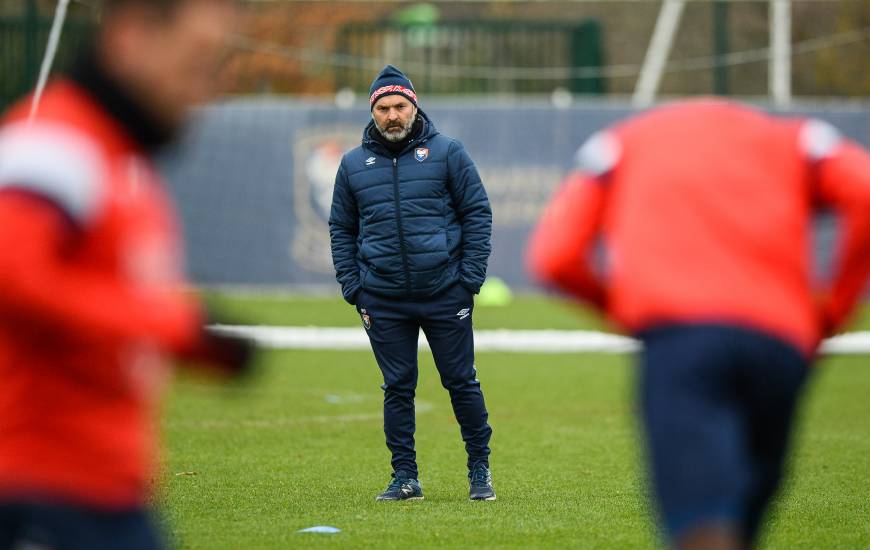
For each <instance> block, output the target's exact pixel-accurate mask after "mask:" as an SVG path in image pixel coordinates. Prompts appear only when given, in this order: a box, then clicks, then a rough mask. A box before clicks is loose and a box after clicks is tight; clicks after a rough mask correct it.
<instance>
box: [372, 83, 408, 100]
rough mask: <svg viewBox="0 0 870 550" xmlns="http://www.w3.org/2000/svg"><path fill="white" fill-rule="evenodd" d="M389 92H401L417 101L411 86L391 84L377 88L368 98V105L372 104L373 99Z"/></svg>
mask: <svg viewBox="0 0 870 550" xmlns="http://www.w3.org/2000/svg"><path fill="white" fill-rule="evenodd" d="M389 94H401V95H403V96H407V97H408V99H410V100H411V101H413V102H414V103H417V94H415V93H414V90H412V89H411V88H406V87H404V86H401V85H399V84H391V85H389V86H381V87H380V88H378V89H377V90H375V91H374V93H373V94H372V97H370V98H369V105H374V104H375V101H377V100H378V98H380V97H381V96H384V95H389Z"/></svg>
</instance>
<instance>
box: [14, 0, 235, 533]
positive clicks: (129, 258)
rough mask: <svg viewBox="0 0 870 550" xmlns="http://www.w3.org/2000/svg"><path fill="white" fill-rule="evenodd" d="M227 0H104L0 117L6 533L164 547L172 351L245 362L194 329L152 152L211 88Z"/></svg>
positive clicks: (226, 27) (231, 343) (193, 309)
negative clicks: (164, 451)
mask: <svg viewBox="0 0 870 550" xmlns="http://www.w3.org/2000/svg"><path fill="white" fill-rule="evenodd" d="M234 18H235V6H234V4H233V2H231V1H230V0H177V1H173V0H106V1H105V2H104V3H103V11H102V20H101V23H100V25H99V27H98V29H97V30H96V32H95V35H94V38H93V44H91V45H90V46H89V47H87V48H86V49H85V51H84V52H83V53H82V55H81V58H80V60H79V62H78V63H77V65H76V67H75V68H74V70H72V71H71V73H70V75H69V76H65V77H61V78H58V79H56V80H55V81H54V82H53V83H51V84H50V85H49V87H48V88H47V90H46V92H45V94H44V97H43V99H42V102H41V104H40V105H39V106H38V107H39V108H38V111H37V114H36V116H35V117H34V118H33V119H30V118H29V116H28V115H29V113H30V107H31V100H30V99H26V100H24V101H22V102H21V103H19V104H18V105H16V106H13V107H12V109H11V110H10V111H9V112H8V113H7V114H6V115H5V117H4V119H3V121H2V125H0V380H2V383H0V548H12V547H14V548H24V547H28V548H30V547H34V548H36V547H38V548H101V549H105V548H124V549H130V548H143V549H145V548H158V547H160V546H161V545H162V544H161V542H160V537H159V535H158V533H157V532H156V530H155V529H154V527H153V525H152V523H151V520H150V519H149V516H148V506H149V502H150V499H151V495H150V492H149V486H150V485H152V483H153V477H154V471H153V467H154V465H155V464H154V463H155V461H156V456H155V451H156V448H155V447H156V445H155V441H154V439H155V435H154V424H155V421H156V418H154V416H155V415H154V413H155V412H156V411H155V409H156V407H155V405H156V404H157V401H158V398H159V395H160V390H161V386H162V383H163V381H164V379H165V377H166V375H167V374H168V363H167V359H168V358H170V357H174V358H179V359H191V360H194V361H198V362H200V363H204V364H208V365H210V366H212V367H213V368H214V369H216V370H223V371H225V372H226V371H228V372H239V371H241V370H243V369H244V368H245V366H246V365H247V363H248V361H249V357H250V352H251V348H250V344H249V343H248V342H247V341H245V340H241V339H237V338H232V337H229V336H217V335H211V334H209V333H207V332H205V331H204V330H203V323H204V316H203V313H202V311H201V310H200V307H199V305H198V303H197V302H196V300H195V299H194V298H193V297H192V296H191V295H190V294H189V293H187V292H185V290H184V288H183V287H184V285H185V280H184V278H183V275H182V269H181V256H182V254H181V250H180V236H179V230H178V227H177V220H176V217H175V213H174V212H173V210H172V206H171V203H170V200H169V197H168V195H167V194H166V192H165V190H164V189H163V186H162V183H161V181H160V177H159V175H158V174H157V171H156V168H155V166H154V164H153V161H152V156H153V155H154V153H155V152H156V151H158V150H159V149H160V148H161V147H163V146H164V145H167V144H168V143H169V142H170V141H171V139H172V138H173V136H175V134H176V133H177V131H178V130H179V129H180V127H181V125H182V123H183V121H184V119H185V117H186V114H187V112H188V110H189V108H190V107H191V106H193V105H194V104H198V103H202V102H204V101H206V100H208V99H209V98H210V97H211V94H212V92H213V91H214V89H215V83H216V73H217V69H218V67H219V65H220V64H221V62H222V59H223V55H224V53H225V52H224V44H225V41H226V39H227V37H228V35H229V33H230V31H231V29H232V25H233V23H234Z"/></svg>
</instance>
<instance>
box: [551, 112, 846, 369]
mask: <svg viewBox="0 0 870 550" xmlns="http://www.w3.org/2000/svg"><path fill="white" fill-rule="evenodd" d="M842 145H843V143H842V140H841V139H840V138H839V135H838V133H837V132H836V130H834V129H833V128H832V127H831V126H829V125H827V124H825V123H823V122H820V121H816V120H809V121H808V120H781V119H777V118H773V117H770V116H768V115H767V114H765V113H763V112H761V111H757V110H754V109H752V108H749V107H745V106H742V105H739V104H736V103H730V102H725V101H718V100H714V99H704V100H695V101H686V102H679V103H675V104H672V105H667V106H664V107H661V108H658V109H653V110H651V111H649V112H647V113H644V114H642V115H639V116H637V117H634V118H631V119H629V120H628V121H626V122H624V123H621V124H618V125H616V126H614V127H612V128H610V129H608V130H607V131H605V132H602V133H600V134H598V135H597V136H595V137H594V138H592V139H591V140H590V141H589V142H587V144H586V145H585V146H584V147H583V148H582V149H581V151H580V152H579V153H578V160H579V162H580V169H581V171H582V170H583V169H584V167H586V168H588V171H591V172H596V171H597V172H600V174H601V178H600V179H601V182H600V185H602V186H604V187H605V188H606V193H604V195H606V197H605V198H603V199H602V200H603V201H604V204H603V207H602V211H601V213H600V215H601V216H602V218H601V222H602V234H603V238H604V240H605V244H606V249H607V251H608V253H609V257H608V264H607V266H606V271H607V276H606V278H607V290H606V294H607V298H606V300H607V309H608V311H609V312H610V314H611V315H612V316H613V317H614V318H615V319H616V320H617V321H618V322H619V323H620V324H621V325H623V326H624V327H626V328H627V329H629V330H631V331H636V330H639V329H642V328H644V327H646V326H649V325H651V324H654V323H657V322H661V321H667V320H672V321H686V322H699V321H709V322H724V323H729V322H733V323H737V324H740V325H747V326H750V327H754V328H758V329H760V330H764V331H766V332H770V333H773V334H775V335H777V336H779V337H781V338H783V339H785V340H786V341H788V342H790V343H792V344H793V345H794V346H796V347H797V348H798V349H800V350H802V351H804V352H805V353H808V352H809V351H810V350H811V349H813V348H814V346H815V345H816V343H817V342H818V338H819V337H820V336H821V332H820V330H824V329H823V328H820V323H819V319H818V315H819V310H818V307H819V304H818V303H816V302H815V299H814V296H813V282H814V281H813V280H812V277H813V274H812V260H811V258H810V253H811V248H812V247H811V246H810V239H811V220H812V216H813V214H814V211H816V210H818V209H820V208H824V207H826V205H828V204H833V205H834V206H835V207H838V208H842V207H843V205H842V204H839V205H838V204H836V203H837V202H838V201H840V199H841V197H842V196H843V195H844V194H848V190H847V188H846V187H844V186H848V185H852V183H851V182H844V181H841V180H840V179H837V177H836V174H835V173H834V171H836V170H838V168H837V166H839V164H832V163H820V162H819V161H822V160H824V159H825V157H826V156H827V155H829V154H831V153H833V152H834V151H835V150H840V149H843V147H841V146H842ZM850 147H852V146H846V153H847V154H851V153H850V151H851V149H850ZM549 237H553V235H552V234H550V235H549ZM555 238H556V239H557V240H558V239H559V238H560V237H555ZM830 307H831V308H832V311H831V312H830V313H831V314H832V315H834V316H835V317H837V321H840V320H841V319H842V317H843V316H844V315H845V307H844V304H843V303H842V300H840V301H838V302H837V303H836V304H831V305H830Z"/></svg>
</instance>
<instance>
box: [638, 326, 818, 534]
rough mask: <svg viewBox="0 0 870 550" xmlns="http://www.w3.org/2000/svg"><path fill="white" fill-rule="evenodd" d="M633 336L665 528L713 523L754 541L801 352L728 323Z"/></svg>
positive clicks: (774, 483) (804, 364) (775, 472)
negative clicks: (639, 352)
mask: <svg viewBox="0 0 870 550" xmlns="http://www.w3.org/2000/svg"><path fill="white" fill-rule="evenodd" d="M638 336H639V337H640V338H641V340H642V341H643V342H644V354H643V360H642V371H641V373H640V388H639V390H640V398H641V412H642V415H643V422H644V427H645V430H646V436H647V441H646V442H647V453H648V457H649V461H650V474H651V478H652V483H653V489H654V492H655V496H656V500H657V504H658V510H659V512H660V514H661V516H662V520H663V522H664V527H665V529H666V531H667V535H668V536H669V537H670V538H671V540H677V539H679V538H680V536H681V535H683V534H686V533H688V532H689V531H692V530H694V529H695V528H698V527H702V526H712V525H716V524H719V525H722V526H725V527H729V528H734V529H736V530H737V531H738V532H739V533H740V534H741V535H742V537H743V538H744V540H745V541H747V542H748V541H751V540H753V539H754V538H755V536H756V533H757V530H758V526H759V524H760V521H761V519H762V517H763V514H764V511H765V509H766V508H767V505H768V503H769V502H770V499H771V498H772V496H773V495H774V494H775V492H776V489H777V487H778V486H779V482H780V479H781V476H782V465H783V459H784V456H785V452H786V449H787V447H788V440H789V434H790V432H791V427H792V418H793V412H794V409H795V405H796V403H797V399H798V395H799V393H800V389H801V387H802V386H803V383H804V381H805V379H806V376H807V371H808V361H807V359H806V358H805V357H803V356H802V355H801V353H800V352H799V351H798V350H797V349H796V348H794V347H792V346H791V345H789V344H787V343H786V342H784V341H781V340H779V339H777V338H774V337H771V336H768V335H766V334H763V333H761V332H757V331H754V330H749V329H744V328H739V327H732V326H720V325H669V326H663V327H659V328H656V329H653V330H649V331H646V332H643V333H641V334H639V335H638Z"/></svg>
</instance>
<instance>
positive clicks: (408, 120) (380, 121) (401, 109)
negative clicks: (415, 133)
mask: <svg viewBox="0 0 870 550" xmlns="http://www.w3.org/2000/svg"><path fill="white" fill-rule="evenodd" d="M416 117H417V108H416V107H414V105H412V104H411V102H410V101H408V100H407V99H405V98H404V97H403V96H400V95H388V96H384V97H382V98H380V99H379V100H377V102H375V106H374V108H373V109H372V118H373V119H374V121H375V126H377V128H378V131H379V132H380V133H381V135H382V136H384V137H385V138H387V140H389V141H402V140H403V139H405V138H406V137H408V134H410V133H411V128H412V127H413V126H414V119H415V118H416Z"/></svg>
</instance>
